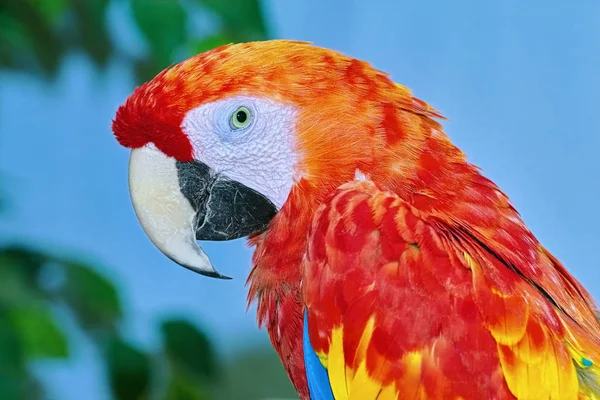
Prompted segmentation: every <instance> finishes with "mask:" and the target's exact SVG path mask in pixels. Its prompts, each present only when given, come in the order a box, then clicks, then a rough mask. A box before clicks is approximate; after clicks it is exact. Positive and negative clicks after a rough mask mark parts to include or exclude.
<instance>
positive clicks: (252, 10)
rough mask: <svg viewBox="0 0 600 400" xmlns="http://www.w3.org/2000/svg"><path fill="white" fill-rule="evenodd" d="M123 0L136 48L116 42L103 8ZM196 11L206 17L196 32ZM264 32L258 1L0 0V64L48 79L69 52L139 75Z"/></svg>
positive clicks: (149, 74)
mask: <svg viewBox="0 0 600 400" xmlns="http://www.w3.org/2000/svg"><path fill="white" fill-rule="evenodd" d="M124 4H125V6H126V9H127V10H128V11H129V13H130V16H131V17H132V18H131V19H132V22H133V24H134V25H135V27H136V28H137V29H138V31H139V32H140V33H141V36H142V39H143V41H144V43H143V45H144V47H145V50H146V51H145V52H143V54H141V55H140V54H138V53H139V52H132V51H128V49H126V48H124V46H123V44H122V43H121V40H120V39H121V38H120V37H118V32H117V31H116V30H115V29H114V26H112V25H111V24H110V22H111V21H109V16H110V15H111V13H110V11H111V9H113V8H115V7H116V6H122V5H124ZM197 14H202V15H203V16H205V17H208V18H205V19H209V20H210V21H211V23H210V24H208V23H207V24H205V25H208V26H205V27H204V28H207V32H203V34H202V35H198V34H196V32H195V29H194V24H193V22H194V20H193V18H191V17H192V16H195V15H197ZM213 22H214V23H213ZM113 25H114V24H113ZM213 25H214V26H213ZM111 28H112V29H111ZM266 37H267V32H266V27H265V23H264V19H263V16H262V13H261V7H260V2H259V1H258V0H115V1H110V0H0V68H4V69H11V70H19V71H27V72H30V73H33V74H36V75H42V76H44V77H45V78H48V79H51V78H53V77H54V76H55V75H56V73H57V72H58V68H59V66H60V64H61V61H62V60H63V58H64V57H65V56H66V55H67V54H68V53H69V52H72V51H82V52H84V53H85V54H87V55H88V56H89V57H90V59H91V60H92V61H93V62H94V64H95V65H97V66H98V67H100V68H102V67H105V66H106V64H107V63H108V62H109V61H110V60H111V59H113V58H119V59H122V60H124V61H126V62H128V63H129V64H130V65H131V66H133V67H134V69H135V73H136V77H137V79H138V82H142V81H145V80H148V79H150V78H152V77H153V76H154V75H156V74H157V73H158V72H159V71H160V70H162V69H163V68H165V67H166V66H168V65H169V64H172V63H174V62H176V61H180V59H181V58H185V57H189V56H190V55H192V54H196V53H200V52H203V51H205V50H208V49H211V48H213V47H217V46H219V45H223V44H228V43H233V42H241V41H251V40H262V39H265V38H266Z"/></svg>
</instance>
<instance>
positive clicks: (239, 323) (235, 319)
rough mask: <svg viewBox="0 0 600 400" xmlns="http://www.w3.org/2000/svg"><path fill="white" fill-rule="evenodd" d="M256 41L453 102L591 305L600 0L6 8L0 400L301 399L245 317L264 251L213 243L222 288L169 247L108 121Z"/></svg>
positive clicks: (0, 47)
mask: <svg viewBox="0 0 600 400" xmlns="http://www.w3.org/2000/svg"><path fill="white" fill-rule="evenodd" d="M441 3H443V4H441ZM266 38H288V39H298V40H305V41H312V42H314V43H315V44H317V45H320V46H325V47H330V48H334V49H336V50H340V51H342V52H344V53H347V54H349V55H351V56H353V57H356V58H360V59H365V60H368V61H370V62H371V63H372V64H373V65H374V66H375V67H377V68H379V69H382V70H384V71H387V72H389V73H391V75H392V78H393V79H394V80H396V81H397V82H399V83H402V84H404V85H406V86H408V87H410V88H411V89H413V91H414V93H415V94H416V96H417V97H419V98H421V99H423V100H425V101H427V102H429V103H431V104H432V105H433V106H434V107H435V108H437V109H439V110H441V111H442V112H443V113H444V114H445V115H446V116H447V117H448V118H449V119H450V121H448V122H446V123H445V126H446V130H447V132H448V133H449V135H450V136H451V137H452V139H453V140H454V141H455V143H457V144H458V145H459V146H460V147H461V148H462V149H463V150H464V151H465V152H466V153H467V154H468V155H469V157H470V160H471V161H472V162H474V163H475V164H477V165H479V166H480V167H482V168H483V170H484V173H485V174H486V175H487V176H488V177H490V178H491V179H493V180H494V181H496V182H497V183H498V184H499V185H500V187H501V188H502V189H503V190H504V191H505V192H507V194H508V195H509V196H510V197H511V198H512V200H513V201H514V203H515V205H516V207H517V209H519V210H520V212H521V213H522V215H523V217H524V219H525V221H526V223H527V224H528V225H529V227H530V228H531V229H532V231H533V232H534V233H535V234H536V235H537V236H538V238H539V239H540V240H541V241H542V243H544V245H545V246H546V247H547V248H549V249H550V251H552V252H553V253H554V254H555V255H556V256H557V257H558V258H559V259H560V260H562V261H563V262H564V263H565V265H566V266H567V268H568V269H569V270H570V271H571V272H572V273H573V274H574V275H575V276H576V277H577V278H578V279H579V280H581V281H582V282H583V283H584V284H585V285H586V286H587V288H588V289H589V290H590V291H591V293H592V295H593V296H594V297H595V298H596V299H600V283H599V282H600V266H599V265H598V261H597V258H596V257H597V256H596V254H595V251H596V250H597V249H598V247H599V245H600V234H599V233H598V226H600V211H599V208H598V204H599V203H600V184H599V178H598V177H599V176H600V163H599V162H598V150H599V148H600V130H599V128H598V122H597V118H598V110H599V109H600V76H599V74H598V71H600V3H599V2H598V1H597V0H579V1H577V2H564V1H558V0H545V1H540V0H533V1H530V2H527V4H526V5H524V3H523V2H520V1H517V0H508V1H503V2H481V1H478V0H465V1H460V2H436V1H433V0H429V1H422V2H408V1H397V0H387V1H386V0H373V1H368V2H367V1H361V0H345V1H341V0H329V1H327V2H324V1H321V0H304V1H295V2H294V1H277V0H270V1H269V0H265V1H258V0H112V1H111V0H0V195H1V197H0V199H1V209H0V399H2V400H12V399H15V400H20V399H27V400H30V399H31V400H35V399H52V400H54V399H56V400H59V399H60V400H62V399H65V400H75V399H86V400H109V399H117V400H136V399H152V400H153V399H168V400H175V399H181V400H184V399H186V400H187V399H189V400H197V399H224V400H228V399H236V400H237V399H249V400H253V399H265V398H289V399H292V398H294V397H296V396H295V395H294V391H293V389H292V388H291V385H290V384H289V383H288V381H287V377H286V375H285V373H284V371H283V369H282V367H281V366H280V364H279V360H278V358H277V356H276V355H275V354H274V352H273V350H271V347H270V344H269V342H268V339H267V336H266V332H264V331H258V330H257V328H256V324H255V311H254V309H253V308H251V309H250V310H249V311H248V312H246V306H245V301H246V300H245V296H246V289H245V288H244V282H245V279H246V276H247V274H248V272H249V269H250V256H251V252H252V250H251V249H249V248H247V247H246V245H245V243H244V241H243V240H237V241H233V242H227V243H217V244H214V243H206V244H205V245H204V248H205V250H206V251H207V253H208V254H209V255H210V256H211V258H212V259H213V262H214V264H215V265H216V266H217V268H218V269H219V270H221V271H222V272H224V273H226V274H227V275H230V276H233V277H234V280H233V281H226V282H225V281H215V280H207V279H203V278H201V277H199V276H196V275H194V274H193V273H191V272H189V271H187V270H185V269H183V268H180V267H178V266H176V265H174V264H173V263H172V262H171V261H170V260H168V259H167V258H165V257H164V256H163V255H162V254H160V253H159V252H158V251H157V250H156V249H155V248H154V246H153V245H152V244H151V243H150V241H149V240H148V239H147V237H146V236H145V235H144V233H143V232H142V230H141V228H140V226H139V224H138V222H137V220H136V218H135V215H134V213H133V209H132V206H131V203H130V200H129V195H128V189H127V162H128V152H127V151H126V150H125V149H124V148H122V147H120V146H119V145H118V144H117V143H116V141H115V140H114V138H113V136H112V133H111V131H110V124H111V120H112V118H113V116H114V113H115V111H116V108H117V107H118V106H119V105H120V104H121V103H122V102H123V101H124V100H125V98H126V97H127V96H128V95H129V94H130V93H131V92H132V91H133V89H134V87H135V86H136V85H138V84H139V83H141V82H143V81H145V80H148V79H150V78H151V77H153V76H154V75H155V74H156V73H157V72H158V71H160V70H161V69H162V68H164V67H166V66H168V65H169V64H171V63H173V62H177V61H181V60H183V59H185V58H187V57H189V56H191V55H193V54H196V53H199V52H202V51H204V50H207V49H210V48H213V47H215V46H218V45H220V44H225V43H230V42H238V41H249V40H260V39H266Z"/></svg>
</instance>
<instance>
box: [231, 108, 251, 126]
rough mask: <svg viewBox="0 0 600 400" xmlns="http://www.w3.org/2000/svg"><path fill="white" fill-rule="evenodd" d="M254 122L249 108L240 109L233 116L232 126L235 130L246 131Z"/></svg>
mask: <svg viewBox="0 0 600 400" xmlns="http://www.w3.org/2000/svg"><path fill="white" fill-rule="evenodd" d="M251 121H252V113H251V112H250V109H249V108H248V107H244V106H241V107H238V108H237V109H236V110H235V111H234V112H233V114H232V115H231V121H230V125H231V128H232V129H234V130H237V129H244V128H245V127H247V126H248V125H250V122H251Z"/></svg>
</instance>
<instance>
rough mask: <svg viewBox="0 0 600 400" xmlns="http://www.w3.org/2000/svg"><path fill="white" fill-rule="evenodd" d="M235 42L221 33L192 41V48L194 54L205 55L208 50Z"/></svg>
mask: <svg viewBox="0 0 600 400" xmlns="http://www.w3.org/2000/svg"><path fill="white" fill-rule="evenodd" d="M233 42H234V40H233V39H232V38H230V37H228V36H227V35H225V34H222V33H219V34H215V35H210V36H206V37H203V38H202V39H200V40H194V41H192V43H191V45H190V47H191V51H192V54H200V53H204V52H205V51H207V50H212V49H214V48H215V47H219V46H223V45H225V44H230V43H233Z"/></svg>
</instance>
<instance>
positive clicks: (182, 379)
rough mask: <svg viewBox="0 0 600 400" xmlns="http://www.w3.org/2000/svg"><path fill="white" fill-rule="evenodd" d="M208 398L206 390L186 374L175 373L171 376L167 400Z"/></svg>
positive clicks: (203, 399)
mask: <svg viewBox="0 0 600 400" xmlns="http://www.w3.org/2000/svg"><path fill="white" fill-rule="evenodd" d="M208 398H209V396H208V394H207V392H206V390H205V389H203V388H202V387H201V386H199V385H198V383H197V382H194V381H193V380H192V379H190V378H189V376H187V375H186V374H185V373H177V372H176V371H174V373H172V374H171V381H170V382H169V388H168V389H167V394H166V396H165V400H207V399H208Z"/></svg>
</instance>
